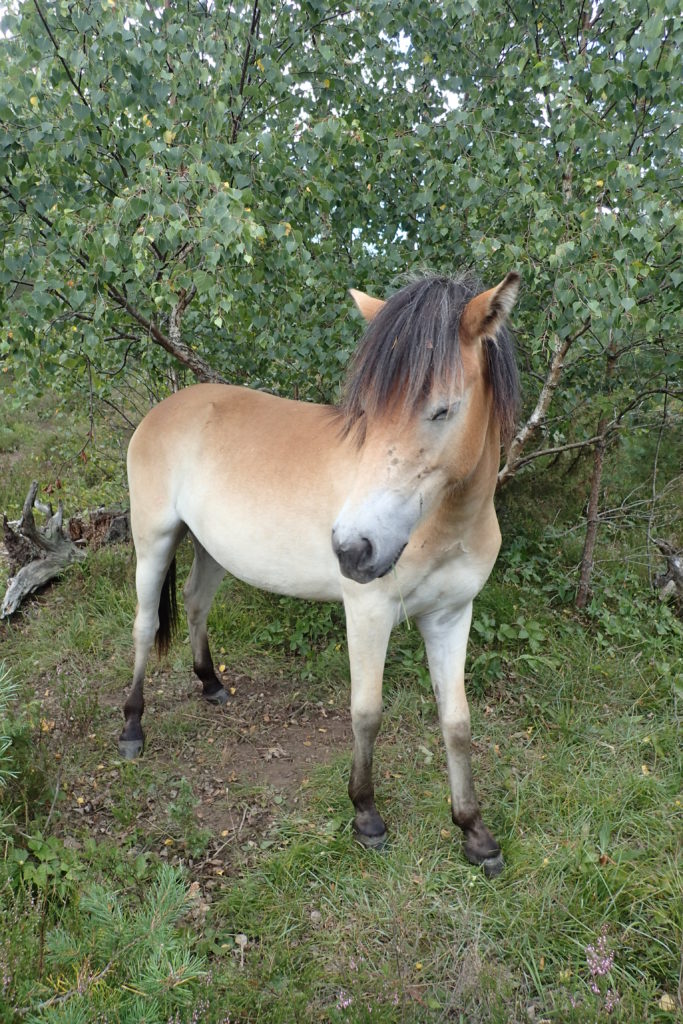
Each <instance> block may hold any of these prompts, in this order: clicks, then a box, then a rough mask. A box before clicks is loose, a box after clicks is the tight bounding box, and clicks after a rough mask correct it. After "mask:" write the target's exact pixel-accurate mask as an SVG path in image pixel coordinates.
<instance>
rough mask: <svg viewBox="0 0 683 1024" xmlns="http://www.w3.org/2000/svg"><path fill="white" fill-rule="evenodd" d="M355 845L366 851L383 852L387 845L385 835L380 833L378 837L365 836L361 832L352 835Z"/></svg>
mask: <svg viewBox="0 0 683 1024" xmlns="http://www.w3.org/2000/svg"><path fill="white" fill-rule="evenodd" d="M353 835H354V838H355V840H356V842H357V843H360V845H361V846H363V847H364V848H365V849H366V850H383V849H384V847H385V846H386V843H387V833H386V832H382V833H381V834H380V835H378V836H366V835H363V833H362V832H355V831H354V833H353Z"/></svg>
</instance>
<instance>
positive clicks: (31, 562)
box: [0, 480, 130, 619]
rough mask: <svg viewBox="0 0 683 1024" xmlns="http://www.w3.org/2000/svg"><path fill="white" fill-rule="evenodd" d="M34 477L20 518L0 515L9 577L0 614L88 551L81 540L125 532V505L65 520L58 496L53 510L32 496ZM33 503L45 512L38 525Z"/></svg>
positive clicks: (101, 540) (94, 541)
mask: <svg viewBox="0 0 683 1024" xmlns="http://www.w3.org/2000/svg"><path fill="white" fill-rule="evenodd" d="M37 493H38V482H37V480H34V481H33V483H32V484H31V486H30V488H29V492H28V494H27V495H26V500H25V501H24V507H23V510H22V513H21V519H19V520H18V521H17V522H9V521H8V519H7V516H6V515H3V517H2V526H3V533H4V542H5V549H6V551H7V556H8V560H9V572H10V579H9V580H8V583H7V590H6V592H5V596H4V598H3V601H2V606H0V619H3V618H7V617H8V616H10V615H12V614H13V613H14V612H15V611H16V610H17V608H18V607H19V605H20V604H21V602H22V601H23V600H24V599H25V598H26V597H28V595H29V594H32V593H34V592H35V591H36V590H38V589H39V588H40V587H44V586H45V584H46V583H49V581H50V580H52V579H54V578H55V577H56V576H61V574H62V573H63V572H64V570H65V569H66V568H67V567H68V566H69V565H72V564H73V563H74V562H82V561H83V560H84V559H85V558H86V555H87V551H86V544H88V543H90V544H91V545H92V546H93V547H100V546H101V545H102V544H107V543H112V542H113V541H115V540H127V539H128V537H129V536H130V526H129V519H128V513H127V512H126V511H125V510H124V509H104V508H99V509H95V510H94V512H91V513H90V514H89V517H88V520H87V521H86V520H85V519H84V518H83V517H82V516H73V517H72V518H71V519H69V520H67V521H66V522H64V509H63V507H62V503H61V501H60V502H59V504H58V506H57V511H56V512H54V511H53V509H52V506H51V505H49V504H48V505H44V504H43V503H42V502H39V501H36V495H37ZM34 508H36V509H37V510H38V511H39V512H42V513H43V515H44V516H45V519H46V521H45V523H44V524H43V525H42V526H37V525H36V521H35V518H34V515H33V509H34Z"/></svg>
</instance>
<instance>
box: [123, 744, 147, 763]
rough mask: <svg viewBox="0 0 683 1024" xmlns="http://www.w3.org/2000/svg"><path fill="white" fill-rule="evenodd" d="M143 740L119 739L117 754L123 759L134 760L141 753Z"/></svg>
mask: <svg viewBox="0 0 683 1024" xmlns="http://www.w3.org/2000/svg"><path fill="white" fill-rule="evenodd" d="M144 745H145V741H144V740H119V754H120V755H121V757H122V758H123V759H124V761H134V760H135V758H136V757H139V756H140V754H141V753H142V749H143V747H144Z"/></svg>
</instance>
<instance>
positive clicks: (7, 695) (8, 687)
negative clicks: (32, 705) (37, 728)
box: [0, 661, 17, 788]
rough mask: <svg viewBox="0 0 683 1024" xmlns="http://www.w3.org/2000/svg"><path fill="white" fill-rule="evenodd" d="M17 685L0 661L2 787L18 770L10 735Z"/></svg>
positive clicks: (0, 758)
mask: <svg viewBox="0 0 683 1024" xmlns="http://www.w3.org/2000/svg"><path fill="white" fill-rule="evenodd" d="M16 695H17V687H16V684H15V683H14V681H13V680H12V677H11V675H10V670H9V669H8V668H7V665H6V664H5V662H4V661H2V662H0V730H1V731H0V788H2V787H3V786H6V785H7V782H8V780H9V779H12V778H15V776H16V770H15V768H14V762H13V758H12V751H11V747H12V737H11V736H10V735H8V732H9V729H8V725H9V722H8V716H9V707H10V705H11V703H12V702H13V701H14V700H15V698H16Z"/></svg>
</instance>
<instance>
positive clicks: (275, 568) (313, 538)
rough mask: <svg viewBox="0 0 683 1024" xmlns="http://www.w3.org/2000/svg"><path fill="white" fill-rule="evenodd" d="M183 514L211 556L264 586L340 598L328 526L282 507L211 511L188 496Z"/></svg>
mask: <svg viewBox="0 0 683 1024" xmlns="http://www.w3.org/2000/svg"><path fill="white" fill-rule="evenodd" d="M179 512H180V515H181V517H182V519H183V521H184V522H185V523H187V525H188V527H189V528H190V530H191V532H192V533H193V534H194V536H195V537H196V538H197V540H198V541H199V542H200V544H201V545H202V546H203V547H204V548H206V550H207V551H208V552H209V554H210V555H211V557H212V558H213V559H215V561H216V562H218V563H219V564H220V565H222V566H223V568H224V569H227V571H228V572H230V573H232V575H233V576H237V577H238V579H241V580H243V581H244V582H245V583H249V584H251V585H252V586H254V587H259V588H260V589H261V590H270V591H272V592H273V593H276V594H287V595H289V596H291V597H302V598H307V599H309V600H317V601H339V600H341V597H342V591H341V581H340V573H339V565H338V563H337V560H336V558H335V557H334V553H333V551H332V544H331V541H330V530H331V528H330V530H326V529H324V528H321V527H320V526H319V525H316V524H315V523H313V522H312V521H311V520H310V519H309V518H307V517H306V516H304V515H301V516H297V515H296V513H295V512H294V514H292V510H290V511H289V514H287V513H286V512H283V510H281V509H280V510H276V509H264V508H263V507H261V508H249V506H248V505H246V506H245V505H243V506H242V508H241V509H240V510H239V511H237V510H235V509H234V508H233V509H232V510H231V509H230V508H229V507H227V508H226V507H222V514H217V513H216V510H215V509H213V508H212V509H210V510H209V514H208V515H207V514H205V513H204V510H203V509H201V508H197V507H195V505H194V502H193V501H191V500H186V501H185V502H182V503H181V507H180V508H179Z"/></svg>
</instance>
